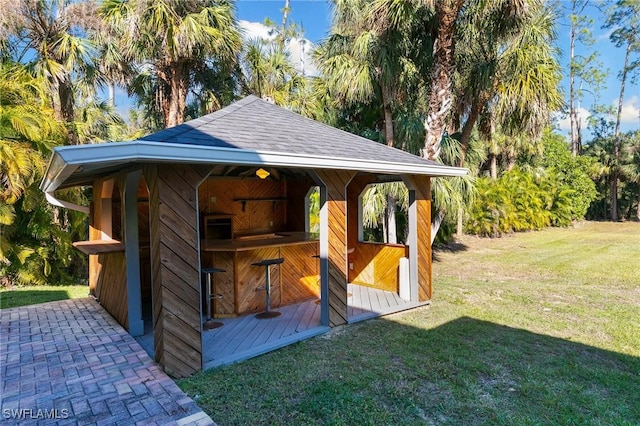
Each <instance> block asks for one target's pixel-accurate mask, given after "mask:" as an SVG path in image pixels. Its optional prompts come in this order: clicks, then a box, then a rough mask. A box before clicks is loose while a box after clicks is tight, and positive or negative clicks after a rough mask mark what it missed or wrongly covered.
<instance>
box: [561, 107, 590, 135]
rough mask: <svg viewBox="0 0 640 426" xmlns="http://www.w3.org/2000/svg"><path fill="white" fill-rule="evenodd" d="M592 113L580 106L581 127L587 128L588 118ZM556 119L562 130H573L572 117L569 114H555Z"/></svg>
mask: <svg viewBox="0 0 640 426" xmlns="http://www.w3.org/2000/svg"><path fill="white" fill-rule="evenodd" d="M590 115H591V113H590V112H589V110H588V109H586V108H582V107H580V108H578V120H579V122H580V128H581V129H586V128H587V119H588V118H589V116H590ZM555 120H556V126H557V127H558V128H559V129H560V130H566V131H571V119H570V118H569V114H560V113H558V114H556V115H555Z"/></svg>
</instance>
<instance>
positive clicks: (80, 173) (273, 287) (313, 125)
mask: <svg viewBox="0 0 640 426" xmlns="http://www.w3.org/2000/svg"><path fill="white" fill-rule="evenodd" d="M465 174H466V170H465V169H462V168H455V167H448V166H444V165H442V164H438V163H436V162H433V161H428V160H425V159H423V158H420V157H417V156H415V155H412V154H409V153H407V152H404V151H401V150H398V149H394V148H390V147H387V146H385V145H383V144H380V143H376V142H374V141H370V140H368V139H365V138H362V137H359V136H356V135H353V134H350V133H347V132H344V131H341V130H338V129H335V128H333V127H330V126H327V125H325V124H322V123H319V122H316V121H313V120H310V119H308V118H304V117H302V116H300V115H298V114H295V113H293V112H291V111H288V110H286V109H283V108H280V107H278V106H276V105H273V104H271V103H269V102H267V101H264V100H262V99H259V98H257V97H255V96H248V97H246V98H244V99H242V100H239V101H237V102H235V103H234V104H232V105H230V106H228V107H226V108H223V109H221V110H219V111H216V112H214V113H212V114H209V115H206V116H203V117H201V118H198V119H195V120H191V121H189V122H187V123H184V124H181V125H179V126H176V127H173V128H170V129H166V130H163V131H160V132H158V133H155V134H152V135H149V136H146V137H144V138H142V139H139V140H136V141H132V142H110V143H102V144H95V145H83V146H65V147H58V148H56V149H55V150H54V153H53V157H52V159H51V162H50V164H49V167H48V169H47V172H46V175H45V178H44V180H43V182H42V184H41V189H42V190H43V191H44V192H45V193H46V194H47V198H48V199H49V201H50V202H51V203H54V204H57V205H60V206H63V207H67V208H73V209H77V210H82V211H86V212H88V213H89V224H90V225H89V226H90V227H89V239H88V241H79V242H76V243H75V244H74V245H75V246H76V247H77V248H78V249H79V250H81V251H82V252H84V253H86V254H88V255H89V288H90V292H91V294H92V295H94V296H95V297H96V299H97V300H98V301H99V302H100V304H102V306H104V307H105V309H106V310H107V311H108V312H109V313H110V314H111V315H112V316H113V317H114V318H115V319H116V320H117V321H118V322H119V323H120V324H121V325H122V326H123V327H125V328H126V329H127V330H128V332H129V333H130V334H131V335H133V336H135V337H137V338H138V339H139V341H140V343H141V344H142V345H143V346H144V347H145V348H146V349H147V351H148V352H149V353H151V354H153V356H154V357H155V359H156V361H157V362H159V363H160V364H161V365H162V366H163V367H164V369H165V371H167V372H168V373H170V374H172V375H174V376H176V377H184V376H188V375H190V374H192V373H193V372H195V371H198V370H201V369H203V368H204V369H206V368H210V367H213V366H217V365H222V364H225V363H229V362H235V361H238V360H241V359H244V358H248V357H251V356H255V355H258V354H261V353H264V352H266V351H269V350H273V349H276V348H279V347H282V346H284V345H286V344H290V343H292V342H296V341H299V340H302V339H305V338H308V337H311V336H315V335H318V334H320V333H324V332H326V331H327V330H328V329H329V328H330V327H335V326H338V325H342V324H346V323H350V322H354V321H358V320H362V319H366V318H371V317H373V316H377V315H383V314H387V313H390V312H397V311H400V310H404V309H410V308H413V307H416V306H420V305H422V304H424V303H428V301H429V300H430V298H431V292H432V287H431V243H430V241H431V238H430V229H431V228H430V224H431V202H430V183H431V178H432V177H446V176H463V175H465ZM391 181H401V182H403V183H404V184H405V185H406V187H407V189H408V191H409V214H408V238H407V244H406V245H405V244H402V245H399V244H383V243H373V242H367V241H364V239H363V234H362V206H361V196H362V194H363V192H364V190H365V189H366V188H367V187H368V186H369V185H374V184H377V183H382V182H391ZM73 186H91V187H92V188H93V198H92V200H91V203H90V205H89V206H88V207H86V206H75V205H72V204H70V203H67V202H65V201H62V200H59V199H58V198H57V196H56V193H55V191H56V190H58V189H63V188H68V187H73ZM314 190H315V191H318V192H319V229H318V230H313V229H311V223H310V222H311V220H310V216H309V210H310V204H311V201H312V197H311V196H310V194H311V193H312V192H313V191H314ZM312 231H316V232H312ZM274 259H275V260H277V259H284V260H283V261H282V262H281V263H276V264H273V265H271V266H269V267H267V268H268V269H269V272H270V283H269V284H267V282H266V278H265V276H266V274H265V267H260V266H254V264H260V262H264V261H269V260H274ZM211 268H214V270H215V271H217V272H215V273H213V274H212V275H211V276H212V278H213V286H212V288H209V287H208V286H207V285H206V282H207V280H206V276H205V274H203V270H210V269H211ZM266 287H269V290H270V291H269V296H268V297H265V293H266V290H267V288H266ZM209 290H212V291H209ZM267 301H268V302H269V304H270V307H271V309H272V310H273V311H275V312H277V314H273V315H272V316H271V317H269V318H266V319H260V318H256V316H255V314H256V313H260V312H263V311H265V310H266V309H267V306H266V304H267ZM209 314H210V316H211V317H212V318H208V317H209ZM211 321H215V322H217V323H220V324H222V325H223V326H222V327H219V328H213V329H210V327H207V326H206V325H207V324H209V323H210V322H211ZM203 324H204V325H205V326H203ZM220 324H217V325H220Z"/></svg>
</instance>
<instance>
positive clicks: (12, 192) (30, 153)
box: [0, 62, 61, 224]
mask: <svg viewBox="0 0 640 426" xmlns="http://www.w3.org/2000/svg"><path fill="white" fill-rule="evenodd" d="M47 96H48V94H47V91H46V89H45V86H44V84H43V81H42V79H38V78H35V77H33V76H31V75H30V74H29V72H28V71H27V70H26V68H25V67H23V66H20V65H17V64H11V63H8V62H4V63H0V153H1V154H2V155H0V182H1V183H2V186H1V187H0V198H1V199H2V201H3V203H6V205H12V204H15V202H16V201H18V199H20V197H21V196H22V195H23V194H24V192H25V191H26V190H27V188H28V187H29V186H31V185H32V184H33V183H34V182H35V181H36V179H37V178H38V177H41V176H42V172H43V170H44V156H45V155H48V153H49V152H50V149H51V146H52V144H53V143H54V142H55V141H56V139H58V140H60V139H59V136H60V130H61V128H60V126H59V125H58V123H57V122H56V120H55V119H54V112H53V111H52V110H50V109H49V108H48V107H47V105H46V102H44V101H43V100H44V99H46V98H47ZM3 222H5V224H7V223H6V220H3Z"/></svg>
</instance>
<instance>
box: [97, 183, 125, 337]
mask: <svg viewBox="0 0 640 426" xmlns="http://www.w3.org/2000/svg"><path fill="white" fill-rule="evenodd" d="M104 185H105V180H104V179H97V180H96V181H95V182H94V184H93V203H92V206H91V209H90V217H89V240H100V239H101V236H102V229H101V223H102V219H103V217H102V213H103V209H102V198H103V197H104V196H105V195H106V194H103V186H104ZM108 186H110V185H108ZM115 190H116V191H117V187H116V188H115ZM118 212H119V211H116V212H113V217H112V222H113V223H116V224H117V223H119V222H120V220H121V218H120V216H119V215H118ZM110 236H111V235H110ZM89 292H90V294H92V295H93V296H94V297H95V298H96V300H98V302H99V303H100V304H101V305H102V306H103V307H104V308H105V309H106V310H107V312H109V313H110V314H111V316H113V318H114V319H115V320H116V321H118V323H119V324H120V325H121V326H123V327H124V328H125V329H126V330H129V323H128V311H127V262H126V259H125V255H124V252H115V253H102V254H99V255H89Z"/></svg>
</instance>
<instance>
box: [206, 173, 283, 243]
mask: <svg viewBox="0 0 640 426" xmlns="http://www.w3.org/2000/svg"><path fill="white" fill-rule="evenodd" d="M286 192H287V181H274V180H262V179H258V178H245V179H237V178H235V179H232V178H216V177H211V178H209V179H207V180H206V181H204V182H203V183H202V185H200V188H199V190H198V200H199V203H198V204H199V206H200V213H201V214H210V213H224V214H231V215H233V230H234V233H235V234H236V235H242V234H249V233H258V232H264V233H268V232H278V231H282V230H284V229H285V228H286V229H287V230H290V229H289V228H287V227H286V223H287V214H286V213H287V201H285V200H279V201H262V200H256V199H263V200H264V199H266V200H272V199H277V198H285V197H286ZM239 199H254V200H253V201H246V202H244V203H243V202H242V201H236V200H239ZM243 207H244V208H243Z"/></svg>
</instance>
